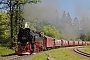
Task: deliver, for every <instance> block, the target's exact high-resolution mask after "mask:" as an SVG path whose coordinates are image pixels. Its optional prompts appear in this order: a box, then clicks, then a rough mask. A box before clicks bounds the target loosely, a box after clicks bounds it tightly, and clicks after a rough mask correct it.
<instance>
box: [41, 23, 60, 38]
mask: <svg viewBox="0 0 90 60" xmlns="http://www.w3.org/2000/svg"><path fill="white" fill-rule="evenodd" d="M42 33H44V35H46V36H49V37H53V38H60V33H59V31H58V30H57V29H56V28H55V27H54V26H50V25H47V26H44V29H43V30H42Z"/></svg>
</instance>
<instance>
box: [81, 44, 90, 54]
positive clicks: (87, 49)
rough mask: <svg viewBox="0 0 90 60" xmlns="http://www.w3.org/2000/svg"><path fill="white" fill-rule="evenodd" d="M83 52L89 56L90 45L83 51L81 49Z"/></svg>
mask: <svg viewBox="0 0 90 60" xmlns="http://www.w3.org/2000/svg"><path fill="white" fill-rule="evenodd" d="M82 50H83V51H84V52H87V53H89V54H90V45H89V46H86V47H85V48H84V49H82Z"/></svg>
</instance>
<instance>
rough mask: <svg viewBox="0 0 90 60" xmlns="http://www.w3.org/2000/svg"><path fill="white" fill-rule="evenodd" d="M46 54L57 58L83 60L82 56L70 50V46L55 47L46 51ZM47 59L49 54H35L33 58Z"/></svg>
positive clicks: (59, 59) (34, 59)
mask: <svg viewBox="0 0 90 60" xmlns="http://www.w3.org/2000/svg"><path fill="white" fill-rule="evenodd" d="M45 53H46V54H49V55H50V57H51V58H53V59H55V60H83V58H82V57H80V56H76V55H74V54H73V53H71V52H70V51H69V49H68V48H60V49H54V50H50V51H47V52H45ZM42 59H43V60H46V59H47V56H46V55H45V54H44V53H43V54H39V55H38V56H35V57H34V58H32V60H42Z"/></svg>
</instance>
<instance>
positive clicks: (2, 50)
mask: <svg viewBox="0 0 90 60" xmlns="http://www.w3.org/2000/svg"><path fill="white" fill-rule="evenodd" d="M14 53H15V52H14V50H11V49H8V48H6V47H0V58H1V57H5V56H9V55H12V54H14Z"/></svg>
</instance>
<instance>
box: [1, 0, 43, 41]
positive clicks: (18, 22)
mask: <svg viewBox="0 0 90 60" xmlns="http://www.w3.org/2000/svg"><path fill="white" fill-rule="evenodd" d="M38 2H41V0H0V5H1V6H0V8H1V9H2V10H3V11H6V12H7V13H9V14H10V17H9V18H10V30H11V34H10V35H11V41H13V38H15V37H17V33H18V30H19V28H20V27H21V26H22V25H23V20H24V18H23V17H22V14H23V13H22V10H23V6H24V5H25V4H26V3H30V4H32V3H35V4H36V3H38ZM15 39H17V38H15Z"/></svg>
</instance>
